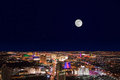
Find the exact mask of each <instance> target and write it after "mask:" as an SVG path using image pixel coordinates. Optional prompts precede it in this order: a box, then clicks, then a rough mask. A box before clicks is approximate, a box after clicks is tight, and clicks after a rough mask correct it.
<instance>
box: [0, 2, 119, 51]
mask: <svg viewBox="0 0 120 80" xmlns="http://www.w3.org/2000/svg"><path fill="white" fill-rule="evenodd" d="M76 19H81V20H82V21H83V26H82V27H81V28H78V27H76V26H75V20H76ZM0 50H1V51H41V50H42V51H44V50H47V51H51V50H52V51H56V50H59V51H61V50H71V51H72V50H120V4H119V0H2V1H0Z"/></svg>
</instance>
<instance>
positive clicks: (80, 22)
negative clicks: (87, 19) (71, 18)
mask: <svg viewBox="0 0 120 80" xmlns="http://www.w3.org/2000/svg"><path fill="white" fill-rule="evenodd" d="M82 24H83V22H82V20H80V19H77V20H76V21H75V25H76V27H81V26H82Z"/></svg>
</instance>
